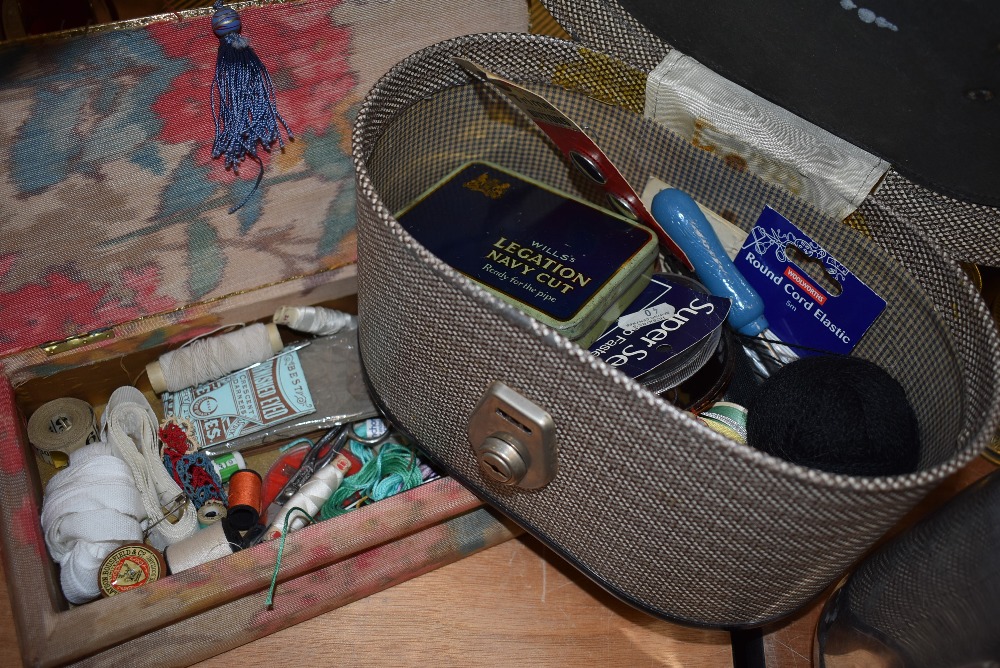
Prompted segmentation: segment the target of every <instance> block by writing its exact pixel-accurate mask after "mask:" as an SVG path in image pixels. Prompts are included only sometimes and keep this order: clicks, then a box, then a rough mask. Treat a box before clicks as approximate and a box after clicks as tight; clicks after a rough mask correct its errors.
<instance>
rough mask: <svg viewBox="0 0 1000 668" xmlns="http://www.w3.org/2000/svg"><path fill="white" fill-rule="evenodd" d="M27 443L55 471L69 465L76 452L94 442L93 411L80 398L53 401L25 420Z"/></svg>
mask: <svg viewBox="0 0 1000 668" xmlns="http://www.w3.org/2000/svg"><path fill="white" fill-rule="evenodd" d="M28 440H29V441H30V442H31V444H32V445H33V446H35V450H37V451H38V454H39V455H40V456H41V458H42V459H43V460H45V461H46V462H47V463H49V464H51V465H52V466H54V467H56V468H57V469H61V468H64V467H65V466H67V465H68V464H69V456H70V454H72V453H73V452H74V451H75V450H78V449H80V448H82V447H83V446H84V445H86V444H88V443H93V442H94V441H96V440H97V420H96V419H95V417H94V409H93V407H92V406H91V405H90V404H88V403H87V402H86V401H83V400H81V399H73V398H68V397H67V398H63V399H54V400H52V401H49V402H47V403H44V404H42V405H41V407H39V408H38V410H36V411H35V412H34V413H32V414H31V418H30V419H29V420H28Z"/></svg>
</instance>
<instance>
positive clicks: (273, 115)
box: [212, 0, 294, 213]
mask: <svg viewBox="0 0 1000 668" xmlns="http://www.w3.org/2000/svg"><path fill="white" fill-rule="evenodd" d="M212 7H213V9H215V14H213V15H212V31H213V32H214V33H215V35H216V36H217V37H218V38H219V57H218V60H216V63H215V78H214V79H213V80H212V116H213V119H214V121H215V142H214V143H213V145H212V157H213V158H218V157H219V156H225V159H226V169H229V168H232V169H233V170H234V171H237V170H238V169H239V165H240V163H241V162H243V160H244V159H246V157H247V156H250V158H252V159H253V160H254V161H256V163H257V165H258V167H259V169H260V171H259V173H258V174H257V181H256V182H255V183H254V185H253V188H252V189H251V190H250V192H249V193H247V194H246V196H245V197H244V198H243V200H242V201H241V202H240V203H239V204H237V205H236V206H234V207H233V208H231V209H230V210H229V213H235V212H236V211H238V210H239V209H240V208H241V207H242V206H243V205H244V204H246V203H247V201H248V200H249V199H250V197H251V196H253V194H254V193H255V192H256V191H257V188H258V187H259V186H260V182H261V180H262V179H263V178H264V163H263V162H262V161H261V159H260V156H259V155H257V145H258V144H260V146H261V147H262V148H263V149H264V150H265V151H270V150H271V146H272V145H273V144H274V142H278V147H279V148H284V146H285V142H284V140H282V138H281V129H280V128H279V126H278V124H279V123H280V124H281V127H283V128H285V133H286V134H287V135H288V138H289V139H294V135H293V134H292V131H291V130H290V129H289V128H288V124H287V123H285V119H283V118H282V117H281V114H279V113H278V107H277V105H276V104H275V96H274V84H273V83H272V82H271V75H269V74H268V73H267V68H266V67H264V63H262V62H261V60H260V58H259V57H258V56H257V54H256V53H254V50H253V49H252V48H251V47H250V42H248V41H247V39H246V38H245V37H243V35H241V34H240V29H241V27H242V26H241V23H240V15H239V14H238V13H237V12H236V10H235V9H232V8H229V7H224V6H223V5H222V2H221V1H219V0H217V1H216V3H215V4H214V5H213V6H212Z"/></svg>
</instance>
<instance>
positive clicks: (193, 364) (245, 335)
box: [146, 324, 283, 394]
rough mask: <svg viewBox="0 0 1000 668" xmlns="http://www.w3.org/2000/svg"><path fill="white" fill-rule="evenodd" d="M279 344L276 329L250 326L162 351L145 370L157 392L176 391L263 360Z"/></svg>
mask: <svg viewBox="0 0 1000 668" xmlns="http://www.w3.org/2000/svg"><path fill="white" fill-rule="evenodd" d="M282 347H283V344H282V342H281V336H280V334H279V333H278V328H277V327H275V326H274V325H273V324H268V325H263V324H256V325H250V326H249V327H244V328H243V329H240V330H237V331H235V332H230V333H229V334H220V335H219V336H213V337H210V338H207V339H201V340H198V341H194V342H192V343H191V344H190V345H187V346H184V347H181V348H178V349H177V350H173V351H171V352H169V353H166V354H164V355H163V356H162V357H160V359H159V360H157V361H155V362H150V363H149V364H147V365H146V373H147V375H148V376H149V383H150V385H152V386H153V391H154V392H156V393H157V394H161V393H163V392H164V391H166V392H176V391H178V390H182V389H184V388H185V387H192V386H194V385H200V384H202V383H205V382H208V381H210V380H215V379H217V378H222V377H223V376H225V375H226V374H228V373H230V372H232V371H236V370H237V369H245V368H246V367H248V366H250V365H252V364H257V363H258V362H263V361H264V360H266V359H270V358H271V357H273V356H274V355H275V354H276V353H277V352H278V351H280V350H281V348H282Z"/></svg>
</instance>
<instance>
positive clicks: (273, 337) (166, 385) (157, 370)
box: [146, 323, 284, 394]
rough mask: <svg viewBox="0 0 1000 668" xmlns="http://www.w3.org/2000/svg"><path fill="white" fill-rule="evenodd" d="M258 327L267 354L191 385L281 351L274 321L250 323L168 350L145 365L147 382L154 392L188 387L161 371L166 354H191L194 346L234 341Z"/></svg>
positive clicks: (250, 333)
mask: <svg viewBox="0 0 1000 668" xmlns="http://www.w3.org/2000/svg"><path fill="white" fill-rule="evenodd" d="M260 328H263V329H265V330H266V333H265V336H266V337H267V341H268V343H269V344H270V347H271V352H270V354H269V355H267V356H264V357H260V358H259V359H257V358H255V359H252V360H250V359H244V360H242V361H241V362H239V363H237V365H236V366H233V367H232V368H231V369H228V370H225V371H222V372H221V373H218V374H208V375H210V376H212V377H207V376H206V377H205V378H204V379H195V380H193V382H192V383H191V384H192V385H197V384H199V383H202V382H207V381H209V380H215V379H216V378H221V377H222V376H224V375H226V374H227V373H231V372H233V371H237V370H238V369H241V368H244V367H246V366H249V365H250V364H254V363H257V362H262V361H264V360H265V359H268V358H269V357H270V356H271V355H276V354H277V353H279V352H280V351H281V349H282V348H283V347H284V344H283V343H282V342H281V334H280V333H279V332H278V326H277V325H275V324H274V323H267V324H266V325H261V324H258V325H250V326H249V327H245V328H243V329H240V330H237V331H235V332H230V333H229V334H220V335H218V336H214V337H210V338H208V339H202V340H199V341H195V342H194V343H192V344H191V347H189V348H183V347H182V348H179V349H178V350H175V351H172V352H169V353H165V354H164V355H162V356H161V357H160V359H158V360H156V361H155V362H150V363H149V364H147V365H146V375H148V376H149V384H150V385H152V386H153V392H155V393H156V394H163V393H164V392H167V391H170V392H176V391H177V390H179V389H182V388H183V387H188V386H189V385H185V384H183V383H180V381H179V379H176V378H167V374H165V373H164V371H163V366H164V361H163V360H164V358H167V357H168V356H174V355H182V356H186V355H191V354H192V352H191V351H192V350H193V349H194V348H195V347H196V346H197V347H199V348H200V347H203V346H206V345H218V344H219V340H221V339H227V338H230V339H233V340H234V341H236V340H237V339H238V338H239V337H245V336H248V335H252V333H253V332H255V331H256V330H258V329H260ZM237 348H239V349H238V350H237V351H236V352H237V354H239V353H240V352H243V353H244V354H245V352H246V351H245V350H243V348H242V347H240V346H237ZM244 362H245V363H244ZM229 366H232V365H229Z"/></svg>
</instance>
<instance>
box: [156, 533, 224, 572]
mask: <svg viewBox="0 0 1000 668" xmlns="http://www.w3.org/2000/svg"><path fill="white" fill-rule="evenodd" d="M226 529H227V527H226V523H225V522H215V523H214V524H210V525H209V526H207V527H205V528H204V529H199V530H198V531H195V532H194V533H193V534H191V535H190V536H188V537H187V538H185V539H184V540H182V541H179V542H177V543H174V544H173V545H169V546H167V549H166V551H165V552H164V555H163V556H164V557H165V558H166V560H167V566H168V567H169V568H170V572H171V573H180V572H181V571H184V570H187V569H189V568H194V567H195V566H200V565H201V564H204V563H208V562H209V561H213V560H215V559H219V558H221V557H227V556H229V555H230V554H232V553H233V552H236V551H237V550H239V549H240V545H239V544H238V543H236V542H235V539H238V536H236V535H233V534H231V532H227V530H226Z"/></svg>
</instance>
